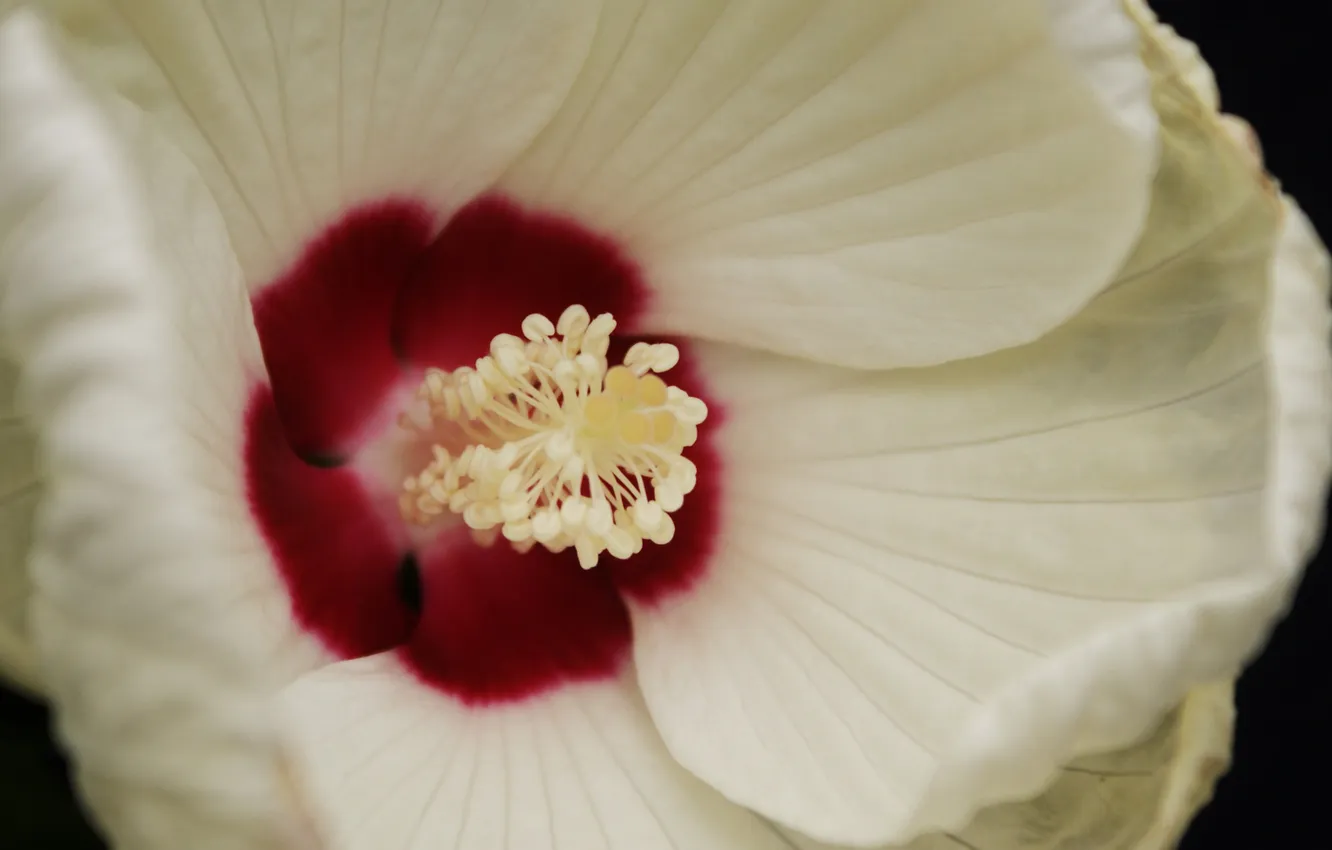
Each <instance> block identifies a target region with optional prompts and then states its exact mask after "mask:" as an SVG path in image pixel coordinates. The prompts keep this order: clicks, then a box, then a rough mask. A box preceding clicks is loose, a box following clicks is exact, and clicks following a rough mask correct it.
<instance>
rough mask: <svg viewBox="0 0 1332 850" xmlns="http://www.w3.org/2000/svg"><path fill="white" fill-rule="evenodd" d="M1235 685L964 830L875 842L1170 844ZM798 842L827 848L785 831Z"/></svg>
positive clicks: (1000, 847) (987, 849)
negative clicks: (903, 839)
mask: <svg viewBox="0 0 1332 850" xmlns="http://www.w3.org/2000/svg"><path fill="white" fill-rule="evenodd" d="M1233 692H1234V688H1233V685H1232V683H1230V682H1219V683H1214V684H1210V685H1205V686H1202V687H1199V688H1195V689H1194V690H1193V691H1192V692H1190V694H1189V697H1188V699H1186V700H1185V701H1184V703H1183V705H1181V706H1180V707H1179V708H1178V709H1176V710H1175V711H1172V712H1171V713H1170V715H1169V716H1167V717H1166V719H1165V720H1164V721H1163V722H1162V723H1161V725H1160V726H1158V727H1157V728H1156V729H1155V730H1153V731H1152V732H1151V733H1150V734H1148V735H1147V736H1145V737H1144V738H1143V739H1142V740H1141V741H1138V742H1135V743H1134V744H1133V745H1132V746H1129V747H1126V748H1124V749H1122V750H1115V751H1114V752H1110V753H1103V754H1101V755H1095V756H1086V757H1083V758H1080V759H1078V760H1076V761H1074V762H1072V763H1070V764H1068V765H1065V766H1064V767H1063V768H1062V769H1061V770H1060V772H1059V778H1058V779H1056V780H1055V782H1054V784H1053V785H1051V786H1050V787H1049V788H1048V789H1046V791H1045V792H1044V793H1043V794H1041V795H1040V796H1039V797H1036V798H1035V799H1032V800H1026V801H1023V802H1021V803H1006V804H1003V805H998V806H992V807H990V808H988V809H985V810H983V811H981V813H980V814H979V815H977V816H976V818H975V820H973V821H972V822H971V823H970V824H968V825H967V826H966V828H964V829H961V830H958V831H957V832H943V833H932V834H930V835H925V836H921V837H920V838H918V839H916V840H915V841H912V842H911V843H910V844H906V845H902V844H894V845H890V846H884V847H880V848H877V850H970V848H979V850H1064V848H1070V847H1078V848H1082V847H1087V848H1091V847H1117V848H1124V850H1129V848H1131V850H1174V848H1175V847H1176V846H1177V845H1178V842H1179V840H1180V838H1181V837H1182V836H1183V834H1184V831H1185V829H1187V827H1188V825H1189V822H1190V820H1191V819H1192V817H1193V815H1194V814H1196V813H1197V811H1198V810H1199V809H1200V808H1201V807H1202V806H1203V805H1205V804H1206V803H1207V801H1208V800H1209V799H1210V798H1211V795H1212V790H1213V788H1214V786H1215V784H1216V780H1217V779H1218V778H1219V777H1220V775H1221V773H1222V772H1223V771H1224V770H1225V768H1226V765H1227V764H1229V761H1230V746H1231V735H1232V732H1233V730H1234V719H1235V708H1234V699H1233V695H1234V694H1233ZM783 834H784V835H785V836H786V837H787V838H789V839H790V840H791V843H792V845H793V846H795V847H796V848H797V850H833V848H832V846H831V845H827V844H820V843H818V842H816V841H811V840H809V839H807V838H805V837H803V836H801V835H799V834H796V833H792V832H790V831H788V830H783Z"/></svg>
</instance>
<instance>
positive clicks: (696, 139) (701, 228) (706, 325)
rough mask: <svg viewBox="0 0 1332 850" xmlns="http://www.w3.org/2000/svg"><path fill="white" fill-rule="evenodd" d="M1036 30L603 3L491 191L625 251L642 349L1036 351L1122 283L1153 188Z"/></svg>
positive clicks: (1040, 16)
mask: <svg viewBox="0 0 1332 850" xmlns="http://www.w3.org/2000/svg"><path fill="white" fill-rule="evenodd" d="M1048 24H1049V22H1048V20H1047V18H1046V12H1045V6H1044V4H1043V3H1041V2H1014V3H1005V4H1003V5H1002V6H999V5H996V4H994V3H989V2H983V0H975V2H973V0H944V1H943V2H909V1H908V0H901V1H900V2H880V3H875V4H874V5H873V7H872V8H871V9H867V8H865V7H864V6H861V5H858V4H844V3H820V2H801V0H787V1H786V2H777V3H773V2H764V1H763V0H753V2H744V1H743V0H741V1H740V2H725V3H721V2H713V0H690V2H679V3H670V4H664V3H663V4H654V3H642V2H637V3H635V2H612V3H608V4H606V7H605V12H604V14H603V16H602V19H601V25H600V27H599V28H598V31H597V37H596V40H595V42H594V43H593V46H592V50H591V53H590V56H589V59H588V62H587V63H586V65H585V66H584V68H583V71H582V74H581V75H580V77H579V78H578V81H577V83H576V84H575V85H574V88H573V91H572V92H571V94H570V96H569V98H568V99H567V101H566V102H565V104H564V106H563V108H562V109H561V110H560V112H559V113H558V114H557V115H556V116H555V118H554V120H553V121H552V122H551V124H550V126H548V127H547V128H546V129H545V130H544V131H543V133H542V134H541V136H540V137H539V138H538V139H537V141H536V143H535V144H534V145H533V146H532V148H531V149H530V150H529V151H528V152H527V153H526V154H525V156H524V158H523V159H522V161H520V162H519V163H518V164H517V165H516V166H515V167H514V168H512V169H511V170H510V171H509V172H508V173H507V174H506V175H505V177H504V178H503V179H502V180H501V182H500V188H501V189H502V190H504V191H506V192H508V193H511V194H513V195H514V196H515V197H516V198H518V199H519V200H520V201H523V202H526V203H529V204H531V205H533V206H535V207H537V208H540V209H549V210H552V211H556V212H561V213H564V214H569V215H572V216H574V217H576V218H579V219H581V220H583V221H585V222H587V223H588V224H589V225H590V226H592V227H594V228H596V229H598V230H600V231H602V232H606V233H609V234H611V235H612V236H615V237H617V238H619V239H620V240H622V241H623V242H624V244H625V245H626V246H627V248H628V250H629V251H630V253H631V256H632V257H633V259H635V260H637V261H638V262H639V263H640V264H641V265H642V267H643V268H644V270H645V273H646V275H647V278H648V283H649V285H650V286H652V287H653V288H654V289H655V291H656V298H655V301H654V306H653V312H652V314H651V315H650V317H649V322H648V325H649V327H647V328H646V329H647V330H649V331H652V332H658V331H660V332H667V333H680V334H684V335H690V336H701V337H705V338H711V339H717V340H722V341H728V342H735V343H741V344H745V345H749V346H757V347H760V348H764V349H768V350H772V351H776V352H780V353H785V354H791V355H799V356H803V357H809V358H815V359H819V360H823V361H827V362H830V363H834V364H838V365H845V366H856V367H888V366H907V365H922V364H931V363H938V362H942V361H946V360H952V359H957V358H961V357H968V356H973V355H977V354H982V353H985V352H988V351H993V350H995V349H997V348H1002V347H1007V346H1012V345H1016V344H1019V343H1023V342H1027V341H1029V340H1031V339H1033V338H1035V337H1037V336H1039V335H1040V334H1042V333H1044V332H1045V331H1047V330H1049V329H1050V328H1051V327H1052V326H1054V325H1056V324H1058V323H1059V322H1060V321H1062V320H1064V319H1066V318H1067V317H1068V316H1069V315H1070V314H1071V313H1073V312H1075V311H1076V310H1077V309H1079V308H1080V307H1082V306H1083V305H1084V304H1085V303H1086V302H1087V301H1088V300H1089V299H1090V298H1091V297H1092V296H1093V295H1094V294H1095V293H1096V292H1097V291H1099V290H1100V289H1101V288H1103V287H1104V286H1105V284H1106V283H1107V282H1108V281H1109V279H1110V277H1111V276H1112V274H1113V272H1114V271H1115V269H1116V268H1117V267H1118V266H1119V265H1120V263H1121V262H1122V261H1123V259H1124V257H1125V256H1126V254H1127V253H1128V251H1129V249H1130V248H1131V246H1132V243H1133V240H1134V239H1135V238H1136V236H1137V234H1138V232H1139V230H1140V228H1141V226H1142V219H1143V215H1144V213H1145V210H1146V203H1147V196H1148V193H1149V184H1150V177H1151V170H1152V167H1153V156H1152V151H1151V146H1150V145H1146V144H1144V143H1143V141H1142V139H1141V138H1140V137H1139V136H1138V135H1136V134H1135V133H1134V132H1131V131H1130V130H1128V129H1126V128H1125V126H1124V125H1123V124H1122V123H1121V121H1120V120H1119V118H1118V117H1117V115H1116V114H1115V113H1114V112H1113V111H1112V110H1110V109H1108V108H1106V106H1105V105H1104V103H1103V102H1102V101H1101V99H1100V98H1099V97H1098V96H1097V94H1096V93H1095V92H1094V91H1093V87H1092V86H1089V85H1087V83H1086V81H1085V80H1084V79H1082V78H1081V75H1080V74H1079V72H1078V71H1077V69H1076V68H1075V67H1074V66H1073V65H1072V64H1071V63H1070V62H1069V61H1068V60H1067V58H1066V57H1065V56H1064V55H1063V54H1062V52H1061V50H1060V48H1059V46H1058V45H1056V44H1055V43H1054V41H1053V36H1052V35H1051V32H1050V27H1049V26H1048ZM1116 49H1118V46H1117V48H1116ZM1119 61H1120V60H1119V59H1116V62H1119Z"/></svg>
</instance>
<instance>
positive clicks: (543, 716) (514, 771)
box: [285, 655, 791, 850]
mask: <svg viewBox="0 0 1332 850" xmlns="http://www.w3.org/2000/svg"><path fill="white" fill-rule="evenodd" d="M285 703H286V707H287V718H288V728H289V729H290V731H291V735H292V738H293V740H294V741H295V742H296V745H295V747H294V748H293V753H294V756H295V759H296V763H297V772H298V775H299V776H300V777H301V778H302V779H303V780H305V781H307V782H308V783H309V784H310V787H311V788H312V789H314V791H315V793H316V796H317V799H318V801H319V808H320V814H321V820H322V822H323V823H324V824H325V825H326V826H327V827H328V834H329V837H330V838H331V840H332V844H331V846H332V847H334V848H338V850H360V848H374V850H555V848H568V850H786V848H789V847H790V846H791V845H790V844H789V843H788V842H787V841H784V840H782V839H781V838H780V837H779V836H778V835H777V834H776V833H775V832H773V831H772V830H771V829H769V828H768V827H767V826H766V825H765V824H764V823H763V822H762V821H761V820H760V819H759V818H757V817H755V816H754V815H752V814H750V813H749V812H746V811H745V810H743V809H741V808H740V807H738V806H734V805H731V804H730V803H727V802H726V801H725V800H723V799H722V798H721V796H720V795H718V794H717V793H716V792H714V791H713V790H712V789H711V788H708V787H707V786H706V785H704V784H703V783H702V782H699V781H698V780H697V779H695V778H694V777H692V776H690V775H689V773H688V772H687V771H685V770H684V769H683V768H681V767H680V766H679V765H677V764H675V762H674V761H672V760H671V757H670V755H669V754H668V753H667V752H666V749H665V747H663V746H662V744H661V740H660V738H658V737H657V734H656V732H655V731H654V730H653V728H652V723H651V720H650V719H649V718H648V716H647V712H646V711H644V709H643V705H642V699H641V697H640V696H639V695H638V693H637V691H636V689H635V688H634V686H633V684H632V682H628V681H611V682H606V683H601V684H590V685H579V686H574V687H569V688H565V689H562V690H560V691H557V692H554V693H551V694H548V695H545V696H542V697H541V698H538V699H531V700H528V701H526V702H522V703H517V704H513V705H508V706H505V707H503V708H497V709H492V710H488V711H472V710H469V709H468V708H467V707H465V706H464V705H462V704H460V703H458V702H456V701H454V700H453V699H451V698H449V697H447V696H444V695H442V694H440V693H438V692H437V691H434V690H432V689H429V688H426V687H423V686H422V685H421V684H420V683H419V682H417V681H416V680H415V679H413V677H412V674H411V673H410V672H409V671H408V670H406V669H405V668H403V667H402V666H401V665H400V664H399V663H398V662H397V660H396V659H395V658H394V657H393V656H387V655H383V656H374V657H371V658H364V659H359V660H356V661H346V662H342V663H339V664H335V665H333V666H330V667H325V668H324V669H322V670H319V671H317V672H314V673H311V674H309V675H307V676H305V677H304V678H302V679H300V680H299V681H297V682H296V683H295V684H294V685H292V686H291V687H290V688H289V689H288V691H287V693H286V695H285Z"/></svg>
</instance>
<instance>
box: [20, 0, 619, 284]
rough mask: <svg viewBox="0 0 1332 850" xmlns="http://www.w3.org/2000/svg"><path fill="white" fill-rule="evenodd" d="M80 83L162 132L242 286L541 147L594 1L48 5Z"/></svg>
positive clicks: (191, 0)
mask: <svg viewBox="0 0 1332 850" xmlns="http://www.w3.org/2000/svg"><path fill="white" fill-rule="evenodd" d="M46 5H48V6H51V7H53V8H54V9H55V10H56V12H57V14H58V18H59V20H60V22H61V23H62V24H63V25H64V26H65V27H66V28H67V30H68V31H69V33H70V34H71V36H73V41H74V43H75V46H76V47H77V48H78V51H77V56H78V58H79V59H80V61H81V62H82V63H83V66H84V68H85V69H86V70H87V71H88V72H89V73H90V74H92V75H93V76H94V77H95V78H96V79H98V80H99V81H105V82H107V83H109V84H110V85H112V86H114V87H115V88H116V89H117V90H118V91H120V92H121V93H123V94H124V95H125V96H126V97H128V98H130V99H131V100H133V101H134V102H135V103H137V104H139V105H141V106H143V107H144V108H145V109H146V110H147V111H149V112H150V113H151V114H152V115H153V116H154V118H155V119H156V120H158V121H161V122H163V124H164V126H165V127H166V128H167V129H168V130H169V132H170V134H171V136H172V137H173V139H174V140H175V141H176V142H177V143H178V144H180V145H182V146H183V147H184V149H185V151H186V153H187V154H188V155H189V157H190V158H191V159H192V160H193V161H194V162H195V164H196V165H197V166H198V167H199V169H200V170H201V172H202V173H203V176H204V179H205V180H206V182H207V183H208V186H209V188H210V189H211V190H212V191H213V193H214V194H215V195H216V197H217V198H218V203H219V205H220V206H221V209H222V214H223V217H224V219H225V220H226V223H227V227H228V229H229V230H230V231H231V233H232V239H233V240H234V242H235V245H236V250H237V253H238V254H239V256H240V260H241V266H242V269H243V270H244V273H245V277H246V280H247V282H248V283H249V284H250V286H251V287H255V286H259V285H262V284H264V283H267V282H268V281H269V280H270V278H271V277H272V276H273V275H275V274H276V273H277V271H278V270H279V269H281V268H283V267H285V266H287V265H288V264H289V263H290V262H292V261H293V260H294V259H295V258H296V256H297V254H298V253H299V251H300V249H301V247H302V246H303V244H304V242H305V241H306V240H307V239H309V238H311V237H312V236H313V235H314V234H315V233H316V232H317V231H318V230H320V229H322V228H323V227H324V226H326V225H328V224H330V223H331V222H332V221H333V220H335V219H337V218H339V217H340V215H341V213H342V212H343V211H345V210H347V209H351V208H353V207H355V206H358V205H359V204H361V203H363V202H365V201H367V200H377V199H380V198H383V197H385V196H389V195H400V194H406V195H410V196H413V197H421V198H422V199H423V200H425V201H426V202H428V203H429V204H430V205H431V206H432V207H438V208H441V209H443V210H446V211H447V210H451V209H453V208H456V207H457V206H458V205H461V204H463V203H465V202H466V201H468V200H470V199H471V197H472V196H473V195H475V194H477V193H478V192H480V191H482V190H484V188H485V187H487V186H488V185H489V184H490V183H491V182H492V181H493V180H494V179H495V177H497V176H498V175H499V173H500V172H501V171H502V170H503V169H504V168H505V166H506V165H507V164H508V163H509V162H510V161H511V160H512V159H513V157H514V156H515V155H516V154H517V153H518V152H519V151H521V150H522V149H523V148H524V147H526V146H527V145H528V143H529V142H530V141H531V140H532V138H533V136H534V135H535V134H536V133H537V131H538V130H540V128H541V127H542V126H543V125H544V124H545V123H546V121H547V120H548V119H549V118H550V115H551V114H552V113H553V112H554V110H555V109H556V108H557V107H558V105H559V103H560V101H561V100H563V98H564V96H565V94H566V93H567V91H568V89H569V86H570V84H571V83H572V81H573V79H574V76H575V75H576V74H577V72H578V68H579V66H580V64H581V63H582V61H583V58H584V56H585V55H586V52H587V45H588V41H589V39H590V37H591V33H592V27H593V26H594V25H595V22H596V20H595V14H594V13H593V12H592V11H591V8H594V4H591V3H590V2H589V0H537V2H531V0H396V2H394V0H346V2H343V3H340V4H339V5H338V7H337V8H336V9H330V7H329V5H328V4H327V3H326V2H324V0H286V2H280V3H273V2H262V3H234V2H217V0H115V2H106V0H50V2H48V3H47V4H46Z"/></svg>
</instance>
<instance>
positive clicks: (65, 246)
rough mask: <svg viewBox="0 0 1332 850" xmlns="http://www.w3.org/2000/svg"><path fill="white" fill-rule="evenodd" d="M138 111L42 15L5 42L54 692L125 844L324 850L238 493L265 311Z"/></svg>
mask: <svg viewBox="0 0 1332 850" xmlns="http://www.w3.org/2000/svg"><path fill="white" fill-rule="evenodd" d="M123 106H124V104H123V103H115V102H103V101H98V100H95V99H94V98H93V97H92V96H91V95H90V94H89V93H88V92H87V91H85V90H84V89H82V88H81V87H80V86H79V84H78V83H77V82H76V81H75V79H74V77H73V76H72V74H71V73H70V72H69V71H67V70H66V69H65V68H63V67H62V66H61V64H60V62H59V60H58V59H57V54H56V51H55V50H54V49H53V48H52V46H51V45H50V43H49V42H48V40H47V39H46V38H44V37H43V32H42V28H41V26H40V24H39V22H38V19H37V18H36V16H35V15H33V14H31V13H17V14H15V15H13V16H11V17H9V18H8V19H7V20H6V21H5V22H4V23H3V25H2V26H0V186H3V187H4V188H3V191H0V330H3V333H4V334H5V336H6V339H7V340H8V341H9V342H10V343H11V344H12V347H13V351H14V353H15V355H16V357H17V362H18V363H19V366H20V370H21V377H22V381H23V384H24V389H25V394H24V401H25V408H26V411H27V412H28V413H29V414H30V415H31V417H32V422H33V423H34V425H35V427H36V429H37V432H38V434H39V440H40V447H41V452H42V459H43V466H44V469H45V470H46V471H47V473H48V475H49V479H48V482H47V487H48V489H47V490H46V493H45V495H44V501H43V514H42V515H43V520H42V523H41V526H40V528H39V530H38V536H37V539H36V541H35V543H34V548H33V555H32V574H33V578H34V584H35V587H36V597H35V599H34V602H33V631H34V634H35V636H36V642H37V646H38V649H39V653H40V658H41V662H42V670H43V677H44V680H45V684H46V685H47V687H48V689H49V695H50V697H51V699H52V700H53V703H54V705H55V708H56V711H57V718H58V723H59V732H60V736H61V738H62V740H63V741H64V742H65V744H66V746H68V747H69V748H70V749H71V751H72V753H73V755H74V759H75V764H76V777H77V781H78V785H79V787H80V789H81V791H82V793H83V796H84V798H85V800H86V801H87V802H88V803H89V805H90V807H91V808H92V810H93V811H94V812H95V813H96V815H97V817H98V819H99V820H100V822H101V825H102V827H103V829H104V830H105V832H106V834H107V835H108V837H109V838H110V840H111V841H112V842H113V843H115V844H117V845H120V846H126V847H136V848H144V850H179V848H181V847H183V846H191V847H196V848H201V850H205V848H206V850H214V848H216V850H223V848H225V849H226V850H232V848H237V850H239V848H262V850H286V848H295V847H298V846H309V845H308V844H307V843H305V842H308V840H309V836H308V834H307V832H306V828H305V825H304V823H303V821H302V818H301V816H300V814H299V811H298V804H297V803H296V802H295V790H294V789H293V787H292V786H291V784H290V782H289V781H288V778H287V776H286V775H285V773H284V765H283V763H282V757H281V750H280V745H279V742H278V740H277V737H276V735H277V728H276V726H275V723H274V721H275V715H274V713H273V703H272V702H271V701H270V695H271V692H272V686H273V682H274V680H275V679H277V678H279V672H280V670H281V668H282V666H283V663H284V658H285V654H284V650H287V649H288V647H287V646H286V644H290V642H291V641H290V624H289V617H288V615H287V614H286V612H285V611H284V610H283V609H282V607H281V603H282V602H283V601H284V600H282V597H281V591H280V590H279V589H278V587H277V585H276V578H275V576H274V574H273V572H272V568H271V565H270V564H269V563H268V561H267V557H266V553H265V551H264V547H263V545H262V543H261V542H260V540H259V539H258V535H257V533H255V531H254V530H253V528H252V527H251V526H250V523H249V518H248V515H247V512H246V509H245V501H244V497H243V484H242V481H241V475H240V464H239V451H240V443H241V438H240V428H241V419H240V413H241V411H242V405H243V402H244V398H245V392H246V389H247V386H248V383H249V382H250V381H251V380H253V378H254V377H255V374H254V372H253V371H251V370H253V369H254V368H255V367H256V364H257V363H258V351H257V345H256V344H255V340H254V332H253V327H252V325H251V324H250V322H249V318H248V302H247V300H246V297H245V292H244V288H243V285H242V282H241V277H240V272H239V269H238V268H237V266H236V263H235V258H234V256H233V254H232V252H231V249H230V246H229V245H228V242H227V237H226V231H225V228H224V227H223V224H222V221H221V219H220V217H219V216H218V214H217V211H216V208H215V207H214V206H213V205H212V202H211V200H210V199H209V198H208V196H207V193H206V191H205V190H204V189H203V188H202V186H201V185H200V184H199V182H198V179H197V176H196V175H195V174H194V172H193V171H192V169H191V168H190V167H189V165H188V163H186V162H184V161H183V160H182V159H181V158H180V156H179V154H178V153H177V152H176V151H175V150H174V149H172V148H171V147H170V146H169V145H164V144H162V143H161V142H160V140H159V139H158V138H157V137H155V136H154V135H153V134H152V133H151V132H149V131H148V129H147V128H146V127H145V126H144V125H143V123H142V121H141V120H139V116H137V114H136V113H135V112H134V111H133V110H130V109H124V108H122V107H123ZM273 602H277V603H279V604H278V606H277V607H276V609H275V608H274V606H273V605H272V604H271V603H273ZM283 637H286V638H287V640H286V641H285V642H284V641H283V640H282V638H283Z"/></svg>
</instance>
